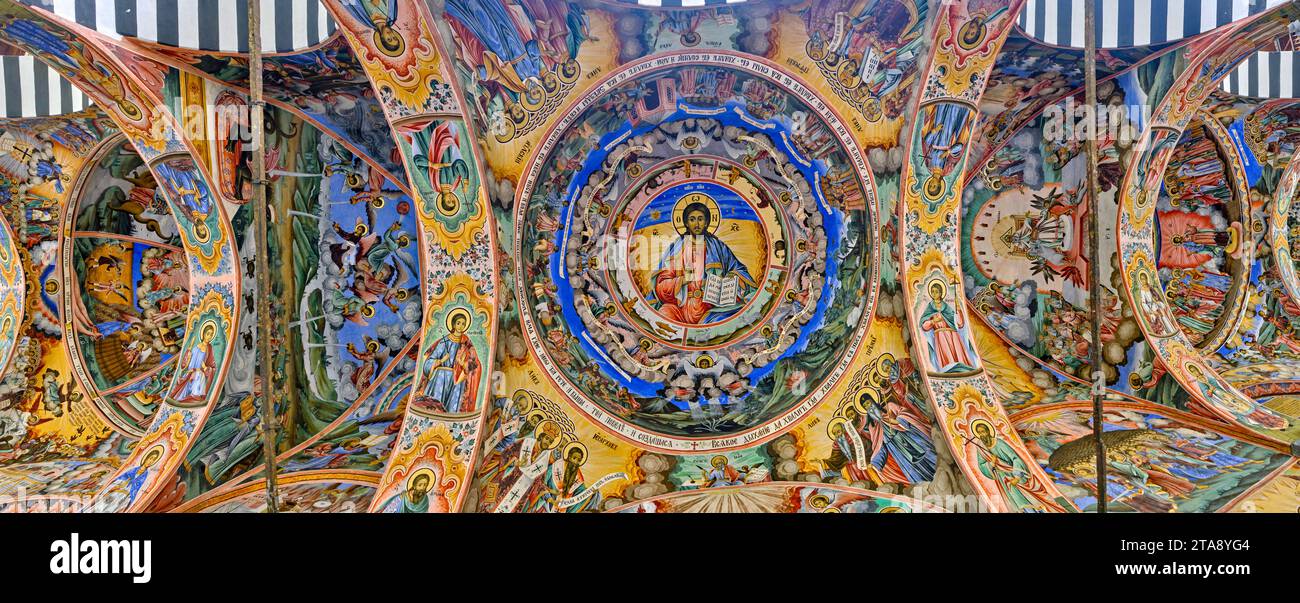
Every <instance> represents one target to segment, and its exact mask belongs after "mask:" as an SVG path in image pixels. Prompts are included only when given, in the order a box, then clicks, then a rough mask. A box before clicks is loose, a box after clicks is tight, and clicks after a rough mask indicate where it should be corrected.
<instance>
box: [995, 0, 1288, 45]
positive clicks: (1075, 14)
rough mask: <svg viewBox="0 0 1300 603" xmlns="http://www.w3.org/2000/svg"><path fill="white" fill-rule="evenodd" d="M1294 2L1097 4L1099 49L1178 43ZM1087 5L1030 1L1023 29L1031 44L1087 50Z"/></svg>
mask: <svg viewBox="0 0 1300 603" xmlns="http://www.w3.org/2000/svg"><path fill="white" fill-rule="evenodd" d="M1290 1H1292V0H1097V21H1096V25H1097V46H1098V47H1099V48H1126V47H1130V46H1148V45H1151V44H1161V43H1164V42H1173V41H1174V40H1181V39H1183V38H1189V37H1191V36H1194V35H1197V34H1200V33H1204V32H1207V31H1210V30H1211V29H1214V28H1216V27H1220V26H1223V25H1227V24H1229V23H1232V22H1233V21H1236V20H1238V19H1242V18H1245V17H1248V16H1250V15H1254V14H1258V13H1262V12H1264V11H1265V10H1267V9H1270V8H1273V7H1274V6H1278V5H1281V4H1286V3H1287V2H1290ZM1083 2H1084V0H1027V1H1026V2H1025V7H1024V8H1023V9H1022V10H1021V11H1020V20H1019V24H1020V28H1021V29H1023V30H1025V33H1026V34H1028V35H1029V36H1030V37H1031V38H1035V39H1037V40H1040V41H1042V42H1046V43H1048V44H1055V45H1057V46H1072V47H1074V48H1083Z"/></svg>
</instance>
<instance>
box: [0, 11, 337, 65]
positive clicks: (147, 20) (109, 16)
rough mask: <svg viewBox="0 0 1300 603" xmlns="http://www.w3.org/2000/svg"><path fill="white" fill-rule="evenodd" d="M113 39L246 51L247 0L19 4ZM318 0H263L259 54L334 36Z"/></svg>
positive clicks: (312, 44)
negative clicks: (123, 38)
mask: <svg viewBox="0 0 1300 603" xmlns="http://www.w3.org/2000/svg"><path fill="white" fill-rule="evenodd" d="M21 1H22V2H23V3H24V4H28V5H31V6H38V7H41V8H44V9H46V10H49V11H50V12H53V13H54V14H56V15H58V16H60V17H63V18H65V19H68V20H69V21H75V22H77V23H80V24H81V25H84V26H86V27H89V28H91V29H94V30H96V31H98V32H100V33H102V34H104V35H107V36H111V37H114V38H118V37H128V38H140V39H141V40H147V41H149V42H157V43H159V44H166V45H168V46H177V47H180V48H192V49H196V50H209V51H215V52H248V2H247V1H246V0H21ZM334 30H335V25H334V20H333V19H331V18H330V16H329V11H328V10H326V9H325V7H323V6H321V5H320V2H319V1H318V0H262V50H264V51H266V52H293V51H295V50H300V49H303V48H307V47H309V46H314V45H316V44H319V43H321V42H323V41H325V40H327V39H329V37H330V35H331V34H333V33H334Z"/></svg>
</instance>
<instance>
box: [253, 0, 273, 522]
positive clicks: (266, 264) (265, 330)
mask: <svg viewBox="0 0 1300 603" xmlns="http://www.w3.org/2000/svg"><path fill="white" fill-rule="evenodd" d="M248 89H249V95H250V96H251V98H250V99H249V103H248V106H249V116H248V120H249V125H250V126H251V128H250V129H251V131H252V138H253V140H252V146H253V153H252V155H253V156H252V158H251V159H250V161H251V162H252V164H253V165H252V166H250V167H251V169H252V176H253V178H252V180H253V186H252V193H251V194H252V199H251V200H250V201H249V202H250V203H252V204H253V230H255V231H256V233H255V236H256V238H257V295H256V297H257V351H258V362H257V367H258V372H260V373H261V376H262V387H261V389H260V391H257V392H255V394H256V395H258V396H260V397H261V403H262V455H263V456H264V457H265V460H266V470H265V473H266V512H267V513H275V512H276V511H277V510H278V509H279V493H278V492H277V491H276V468H275V433H276V419H275V401H274V400H273V399H272V397H271V381H272V377H273V375H274V371H273V370H272V367H271V270H270V261H269V260H270V247H269V245H268V243H267V236H268V234H269V232H268V231H269V230H270V224H269V221H268V219H267V206H266V185H267V179H266V121H265V119H266V116H265V109H266V101H264V100H263V99H262V1H261V0H248Z"/></svg>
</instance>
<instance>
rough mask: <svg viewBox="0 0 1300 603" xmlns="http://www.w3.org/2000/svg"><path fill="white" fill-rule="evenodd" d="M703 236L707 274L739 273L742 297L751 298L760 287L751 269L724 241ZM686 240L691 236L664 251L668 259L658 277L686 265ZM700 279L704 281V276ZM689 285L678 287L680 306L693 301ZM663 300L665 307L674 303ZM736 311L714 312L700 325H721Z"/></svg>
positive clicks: (705, 234) (683, 284)
mask: <svg viewBox="0 0 1300 603" xmlns="http://www.w3.org/2000/svg"><path fill="white" fill-rule="evenodd" d="M699 236H701V237H703V238H704V272H705V273H706V274H716V275H719V276H727V275H730V274H735V275H736V276H739V277H740V289H739V292H740V294H741V296H742V297H744V296H745V295H747V293H748V292H749V291H751V290H753V289H755V288H757V284H756V283H755V282H754V277H752V276H750V275H749V268H748V267H746V266H745V264H744V262H741V261H740V258H737V257H736V254H735V253H733V252H732V251H731V247H728V246H727V244H726V243H724V242H723V241H722V239H719V238H718V237H716V236H714V235H713V234H712V233H707V232H706V233H704V234H702V235H699ZM686 241H687V236H685V235H683V236H680V237H678V238H677V240H676V241H673V244H672V245H670V246H669V247H668V251H666V252H664V257H663V258H662V259H660V260H659V270H658V271H657V272H656V273H655V276H656V277H658V275H659V274H660V273H662V272H663V271H665V270H674V271H676V270H678V266H679V265H681V264H682V259H681V255H682V247H683V246H684V245H685V244H686ZM700 278H701V279H702V278H703V276H702V275H700ZM689 284H690V283H687V282H685V281H683V282H682V284H681V285H680V286H678V287H677V290H676V291H675V295H676V297H677V302H676V304H677V305H682V306H684V305H685V304H686V300H687V299H689V296H688V291H687V288H688V286H689ZM700 284H702V283H700ZM656 296H657V294H656ZM659 301H660V303H661V304H672V303H673V300H668V299H660V300H659ZM736 311H737V310H736V309H731V310H724V311H710V312H709V313H708V314H706V315H705V316H704V318H703V319H702V320H701V321H700V322H701V323H702V324H707V323H711V322H719V321H722V320H725V319H727V318H728V317H730V316H731V315H733V314H735V313H736Z"/></svg>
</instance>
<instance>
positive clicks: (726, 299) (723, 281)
mask: <svg viewBox="0 0 1300 603" xmlns="http://www.w3.org/2000/svg"><path fill="white" fill-rule="evenodd" d="M739 296H740V278H739V277H737V276H736V275H734V274H730V275H727V276H721V275H717V274H710V275H708V276H707V277H705V279H704V300H703V301H704V303H706V304H709V305H712V306H731V305H735V303H736V302H737V299H736V298H737V297H739Z"/></svg>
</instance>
